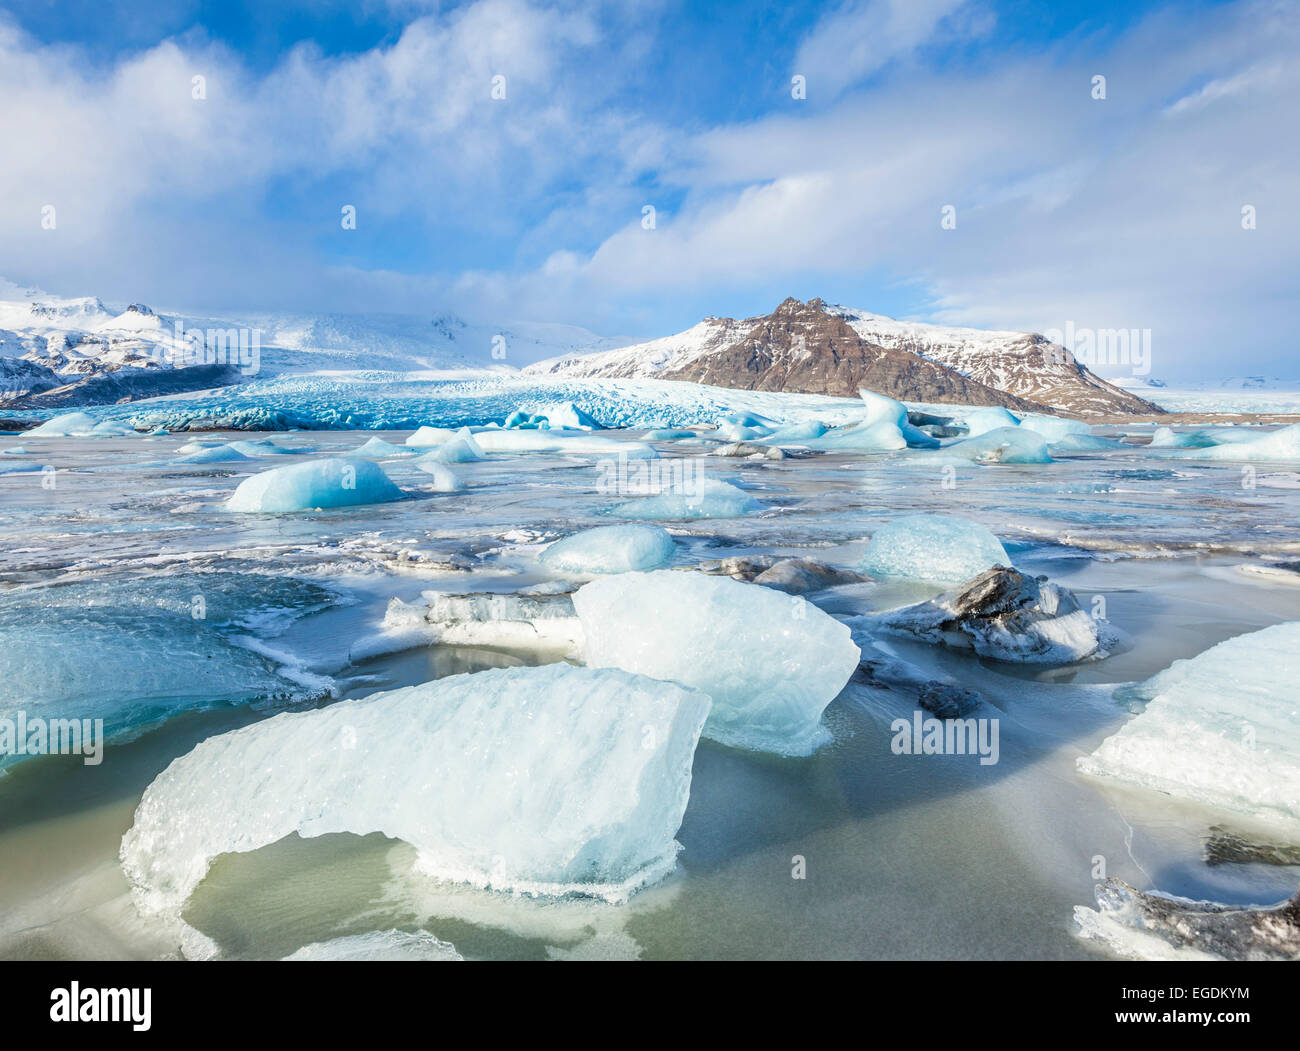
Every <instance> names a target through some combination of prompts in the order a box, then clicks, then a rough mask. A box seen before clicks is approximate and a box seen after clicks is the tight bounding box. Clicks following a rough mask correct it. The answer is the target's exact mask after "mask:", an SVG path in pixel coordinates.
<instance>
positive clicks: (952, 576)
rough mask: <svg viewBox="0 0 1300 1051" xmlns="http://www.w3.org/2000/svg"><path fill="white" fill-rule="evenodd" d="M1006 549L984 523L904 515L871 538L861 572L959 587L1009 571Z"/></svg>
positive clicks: (962, 519) (881, 528)
mask: <svg viewBox="0 0 1300 1051" xmlns="http://www.w3.org/2000/svg"><path fill="white" fill-rule="evenodd" d="M1010 564H1011V559H1010V558H1009V557H1008V555H1007V552H1006V549H1005V548H1004V547H1003V546H1002V543H1001V541H999V540H998V538H997V537H995V536H994V535H993V534H992V533H991V532H989V531H988V530H987V529H986V528H985V527H984V526H982V525H980V524H979V523H978V522H971V521H969V520H968V519H965V518H957V517H955V516H949V515H904V516H903V517H902V518H895V519H894V520H893V521H891V522H886V523H885V524H884V525H882V526H880V527H879V528H878V529H877V530H876V531H875V532H874V533H873V534H872V536H871V542H870V543H869V544H868V545H867V553H866V554H865V555H864V556H863V559H862V563H861V565H859V566H858V568H859V569H860V570H861V571H862V572H863V573H866V574H867V575H868V576H872V577H898V578H903V579H907V580H932V581H936V582H938V583H950V584H955V583H958V582H960V581H964V580H969V579H970V578H971V577H973V576H975V575H976V574H978V573H981V572H983V571H984V570H986V569H989V568H990V567H992V566H999V565H1000V566H1009V565H1010Z"/></svg>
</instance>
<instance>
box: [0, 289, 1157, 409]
mask: <svg viewBox="0 0 1300 1051" xmlns="http://www.w3.org/2000/svg"><path fill="white" fill-rule="evenodd" d="M194 339H197V340H198V343H197V344H196V343H194V342H193V340H194ZM240 340H243V341H244V344H248V343H249V342H250V341H251V342H253V343H254V344H255V346H256V350H257V354H256V358H257V360H256V361H252V360H250V354H249V350H250V348H249V347H248V346H247V345H245V346H244V348H243V357H242V358H241V357H240V356H239V349H238V348H239V341H240ZM196 346H197V347H198V348H200V349H201V350H202V351H203V352H204V353H202V354H199V355H195V354H193V353H192V352H193V350H194V348H195V347H196ZM187 351H189V352H190V353H188V354H187ZM539 358H543V359H544V360H541V361H538V359H539ZM527 362H536V364H525V363H527ZM519 365H523V366H524V368H523V371H524V372H525V373H529V374H533V375H551V376H563V377H580V378H600V377H607V378H653V379H661V380H680V381H688V382H694V383H701V384H709V385H713V386H719V387H728V388H732V389H739V390H756V391H785V392H792V393H804V394H829V395H836V396H843V397H856V396H857V392H858V389H859V388H861V387H866V388H868V389H870V390H874V391H878V392H879V393H882V394H887V395H889V396H891V397H894V398H898V399H900V400H902V401H913V402H935V403H949V404H978V405H1001V406H1004V407H1006V408H1008V409H1011V410H1013V411H1042V410H1047V411H1054V412H1062V413H1066V414H1069V415H1076V416H1091V417H1097V416H1112V415H1127V414H1143V415H1149V414H1155V413H1160V412H1161V411H1163V410H1162V409H1161V408H1160V406H1158V405H1156V404H1155V403H1153V402H1151V401H1148V400H1146V399H1145V398H1143V397H1141V396H1139V394H1138V393H1136V391H1133V390H1125V389H1124V388H1123V387H1121V386H1118V385H1116V384H1112V383H1108V382H1106V381H1105V380H1102V379H1101V378H1099V377H1098V376H1096V375H1094V374H1093V373H1092V372H1091V371H1089V370H1088V369H1087V368H1086V367H1085V366H1084V365H1082V364H1081V363H1080V362H1078V361H1077V360H1075V358H1074V357H1073V356H1072V355H1071V354H1069V353H1068V352H1067V351H1066V350H1064V349H1063V348H1062V347H1060V346H1058V345H1057V344H1054V343H1052V342H1050V341H1049V340H1047V339H1046V338H1045V337H1043V336H1040V335H1036V334H1034V333H1026V332H986V331H981V330H979V329H970V328H953V327H949V326H943V325H928V324H920V323H915V322H903V321H895V320H893V319H892V318H887V317H884V316H882V315H879V314H870V313H867V312H865V311H861V310H854V309H850V308H847V307H842V306H836V305H832V304H827V303H824V302H823V301H822V300H820V299H814V300H811V301H810V302H807V303H802V302H800V301H799V300H797V299H793V298H790V299H787V300H785V301H784V302H783V303H781V304H780V305H779V306H778V307H777V308H776V309H775V310H774V311H772V313H771V314H767V315H763V316H759V317H751V318H745V319H743V320H737V319H735V318H721V317H709V318H705V319H704V320H703V321H701V322H700V323H699V324H698V325H695V326H693V327H692V328H689V329H687V330H686V331H685V332H681V333H678V334H677V335H675V336H666V337H663V338H661V339H655V340H651V341H649V342H645V343H636V344H632V345H623V344H622V342H621V341H619V340H613V339H602V338H601V337H598V336H596V335H594V334H593V333H591V332H588V331H587V330H585V329H582V328H577V327H575V326H566V325H548V324H516V325H510V326H506V327H504V328H501V329H496V328H494V327H492V326H486V325H475V324H472V323H469V322H466V321H464V320H462V319H461V318H458V317H455V316H454V315H443V316H436V317H420V316H416V315H406V314H367V315H346V314H320V315H270V314H258V315H244V316H241V317H235V318H230V317H227V318H219V319H218V318H202V317H181V316H178V315H170V314H160V313H155V312H154V311H153V310H151V309H150V308H149V307H147V306H144V305H142V304H138V303H137V304H132V305H130V306H128V307H126V308H125V309H121V310H113V309H110V308H109V307H108V306H106V305H105V304H104V303H103V302H102V301H101V300H99V299H97V298H94V297H85V298H62V297H58V296H51V295H48V294H46V293H44V292H41V291H39V290H37V289H30V288H21V287H19V286H16V285H13V284H10V283H8V282H5V281H2V280H0V408H8V409H42V408H57V407H63V406H74V405H103V404H111V403H116V402H121V401H133V400H136V399H140V398H148V397H155V396H158V395H162V394H176V393H183V392H187V391H195V390H205V389H209V388H214V387H222V386H229V385H233V384H237V383H242V382H246V381H248V380H250V379H255V378H262V377H269V376H275V375H283V374H286V373H320V372H330V371H353V372H355V371H379V372H391V373H421V372H426V373H427V372H433V371H448V370H455V371H462V370H483V369H489V370H493V371H514V370H515V368H516V367H518V366H519ZM1141 389H1142V390H1143V391H1145V390H1154V389H1156V387H1155V384H1154V383H1152V384H1151V385H1150V386H1146V387H1143V388H1141Z"/></svg>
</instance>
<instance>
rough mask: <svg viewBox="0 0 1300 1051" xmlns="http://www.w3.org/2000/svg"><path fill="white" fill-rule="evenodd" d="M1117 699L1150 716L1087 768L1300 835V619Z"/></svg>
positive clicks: (1231, 642)
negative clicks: (1139, 708)
mask: <svg viewBox="0 0 1300 1051" xmlns="http://www.w3.org/2000/svg"><path fill="white" fill-rule="evenodd" d="M1115 696H1116V699H1117V700H1120V701H1125V702H1128V703H1130V704H1133V703H1136V704H1139V705H1141V704H1145V710H1144V711H1142V713H1141V714H1140V715H1137V716H1135V717H1134V718H1132V719H1131V720H1129V721H1128V722H1127V723H1125V724H1124V726H1123V727H1122V728H1121V729H1120V731H1119V732H1118V733H1116V734H1114V735H1113V736H1111V737H1108V738H1106V740H1104V741H1103V742H1102V743H1101V746H1100V747H1099V748H1098V749H1097V750H1096V751H1095V752H1093V753H1092V755H1090V756H1084V757H1083V758H1081V759H1079V761H1078V766H1079V769H1080V770H1081V771H1083V772H1084V773H1086V774H1092V775H1093V776H1096V777H1108V778H1113V779H1115V780H1117V781H1124V782H1127V783H1128V784H1132V785H1138V786H1139V787H1142V788H1148V789H1152V790H1154V791H1157V792H1165V793H1167V794H1169V795H1173V796H1178V797H1181V798H1183V799H1189V800H1192V801H1194V802H1196V803H1200V804H1203V805H1205V806H1209V807H1214V808H1216V809H1218V810H1222V811H1230V812H1236V813H1240V814H1246V815H1248V816H1249V817H1251V818H1254V819H1256V820H1258V821H1261V822H1270V823H1273V824H1277V825H1281V826H1285V827H1286V828H1287V830H1288V831H1289V832H1290V833H1292V834H1294V833H1295V832H1297V831H1300V622H1296V621H1291V622H1288V623H1285V624H1277V625H1274V626H1273V627H1271V628H1264V629H1263V630H1262V631H1254V632H1250V633H1249V634H1246V635H1238V636H1236V637H1235V638H1231V639H1228V640H1227V641H1226V642H1221V643H1219V644H1218V645H1217V646H1212V647H1211V648H1210V649H1208V650H1206V651H1205V652H1204V653H1201V654H1199V655H1198V656H1196V657H1192V658H1190V659H1188V660H1180V661H1175V662H1174V663H1173V664H1171V665H1170V666H1169V667H1168V668H1166V669H1165V670H1164V671H1162V672H1159V673H1157V674H1156V675H1154V676H1152V677H1151V678H1150V679H1148V680H1146V681H1145V682H1143V683H1139V684H1137V685H1134V686H1129V687H1121V688H1120V689H1119V690H1117V691H1116V694H1115Z"/></svg>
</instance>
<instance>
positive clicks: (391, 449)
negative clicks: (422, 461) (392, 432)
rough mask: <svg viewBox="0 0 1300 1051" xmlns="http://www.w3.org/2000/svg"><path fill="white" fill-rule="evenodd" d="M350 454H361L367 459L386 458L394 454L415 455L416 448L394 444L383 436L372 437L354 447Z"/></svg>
mask: <svg viewBox="0 0 1300 1051" xmlns="http://www.w3.org/2000/svg"><path fill="white" fill-rule="evenodd" d="M349 455H351V456H360V457H362V458H363V459H366V460H385V459H388V458H389V457H392V456H414V455H415V449H413V448H411V447H410V445H409V443H408V444H407V445H394V444H393V443H392V442H386V441H384V440H383V439H382V438H371V439H370V441H368V442H366V444H365V445H362V446H360V447H359V448H357V449H354V450H353V451H352V452H351V453H350V454H349Z"/></svg>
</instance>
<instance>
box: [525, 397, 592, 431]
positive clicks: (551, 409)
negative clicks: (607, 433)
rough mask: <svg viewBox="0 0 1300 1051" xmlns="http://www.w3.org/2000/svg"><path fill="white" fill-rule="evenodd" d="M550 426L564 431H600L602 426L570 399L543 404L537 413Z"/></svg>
mask: <svg viewBox="0 0 1300 1051" xmlns="http://www.w3.org/2000/svg"><path fill="white" fill-rule="evenodd" d="M538 415H539V416H541V418H542V419H544V420H546V422H547V423H549V424H550V425H551V426H552V427H557V428H559V429H561V430H565V431H601V430H604V428H603V427H602V426H601V425H600V424H599V423H597V422H596V419H595V417H593V416H590V415H589V414H587V413H585V412H583V411H582V410H581V409H580V408H578V407H577V406H576V405H574V404H573V402H571V401H564V402H560V403H559V404H558V405H544V406H542V407H541V409H540V411H539V413H538Z"/></svg>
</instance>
